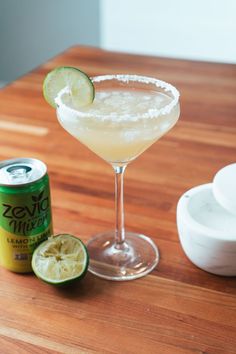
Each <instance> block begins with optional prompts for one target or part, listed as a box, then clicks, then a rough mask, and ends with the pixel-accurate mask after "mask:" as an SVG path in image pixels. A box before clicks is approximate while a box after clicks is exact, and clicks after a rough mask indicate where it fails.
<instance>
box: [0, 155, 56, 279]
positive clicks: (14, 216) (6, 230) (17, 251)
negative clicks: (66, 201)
mask: <svg viewBox="0 0 236 354" xmlns="http://www.w3.org/2000/svg"><path fill="white" fill-rule="evenodd" d="M52 233H53V226H52V212H51V201H50V186H49V177H48V174H47V167H46V165H45V164H44V163H43V162H42V161H40V160H36V159H32V158H18V159H12V160H6V161H2V162H0V264H1V265H2V266H3V267H5V268H7V269H9V270H11V271H13V272H18V273H25V272H31V271H32V268H31V259H32V253H33V251H34V249H35V248H36V247H37V245H38V244H39V243H41V242H42V241H44V240H46V239H47V238H48V237H49V236H50V235H52Z"/></svg>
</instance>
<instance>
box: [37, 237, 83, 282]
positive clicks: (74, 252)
mask: <svg viewBox="0 0 236 354" xmlns="http://www.w3.org/2000/svg"><path fill="white" fill-rule="evenodd" d="M88 264H89V256H88V252H87V248H86V246H85V245H84V244H83V242H82V241H81V240H80V239H79V238H78V237H75V236H72V235H69V234H59V235H55V236H51V237H49V239H48V240H46V241H44V242H42V243H41V244H40V245H39V246H38V247H37V248H36V249H35V251H34V253H33V257H32V269H33V271H34V273H35V274H36V276H37V277H38V278H40V279H41V280H43V281H45V282H46V283H49V284H52V285H64V284H68V283H70V282H72V281H74V280H78V279H81V278H83V277H84V275H85V274H86V272H87V269H88Z"/></svg>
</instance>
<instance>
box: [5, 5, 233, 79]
mask: <svg viewBox="0 0 236 354" xmlns="http://www.w3.org/2000/svg"><path fill="white" fill-rule="evenodd" d="M75 44H83V45H92V46H97V47H102V48H105V49H108V50H115V51H125V52H131V53H140V54H151V55H157V56H164V57H175V58H185V59H194V60H206V61H215V62H225V63H236V1H235V0H198V1H194V0H178V1H177V0H168V1H163V0H119V1H117V0H40V1H38V0H20V1H19V0H0V48H1V55H0V82H3V83H5V82H9V81H11V80H14V79H15V78H17V77H19V76H20V75H23V74H24V73H26V72H28V71H29V70H32V69H33V68H35V67H36V66H38V65H40V64H41V63H43V62H44V61H46V60H48V59H49V58H51V57H52V56H54V55H56V54H57V53H59V52H61V51H63V50H65V49H66V48H68V47H70V46H71V45H75Z"/></svg>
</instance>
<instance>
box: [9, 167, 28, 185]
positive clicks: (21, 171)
mask: <svg viewBox="0 0 236 354" xmlns="http://www.w3.org/2000/svg"><path fill="white" fill-rule="evenodd" d="M7 172H8V180H9V182H10V183H12V184H19V183H27V182H29V178H30V176H31V172H32V168H31V167H29V166H25V165H15V166H11V167H9V168H7Z"/></svg>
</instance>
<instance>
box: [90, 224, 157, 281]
mask: <svg viewBox="0 0 236 354" xmlns="http://www.w3.org/2000/svg"><path fill="white" fill-rule="evenodd" d="M114 240H115V231H110V232H106V233H102V234H99V235H97V236H95V237H93V238H92V239H91V240H89V241H88V244H87V248H88V252H89V257H90V263H89V271H90V272H91V273H93V274H95V275H97V276H99V277H101V278H105V279H109V280H116V281H122V280H132V279H136V278H140V277H143V276H144V275H147V274H148V273H150V272H151V271H152V270H153V269H154V268H155V266H156V265H157V263H158V261H159V252H158V249H157V247H156V245H155V244H154V242H153V241H152V240H151V239H150V238H148V237H147V236H144V235H140V234H135V233H132V232H126V233H125V243H124V244H121V245H119V244H118V245H117V244H115V242H114Z"/></svg>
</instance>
